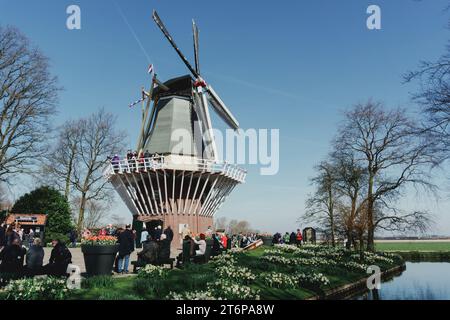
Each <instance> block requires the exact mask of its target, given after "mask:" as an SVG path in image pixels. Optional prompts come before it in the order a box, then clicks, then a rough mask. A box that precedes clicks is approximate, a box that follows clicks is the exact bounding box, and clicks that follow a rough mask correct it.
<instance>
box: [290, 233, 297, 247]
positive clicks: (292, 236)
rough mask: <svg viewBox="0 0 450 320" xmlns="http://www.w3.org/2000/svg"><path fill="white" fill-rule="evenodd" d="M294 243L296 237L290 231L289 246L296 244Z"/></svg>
mask: <svg viewBox="0 0 450 320" xmlns="http://www.w3.org/2000/svg"><path fill="white" fill-rule="evenodd" d="M296 241H297V237H296V235H295V232H294V231H292V232H291V235H290V236H289V244H292V245H294V244H295V243H296Z"/></svg>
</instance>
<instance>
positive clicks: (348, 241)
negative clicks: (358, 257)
mask: <svg viewBox="0 0 450 320" xmlns="http://www.w3.org/2000/svg"><path fill="white" fill-rule="evenodd" d="M345 236H346V237H347V242H346V243H345V249H347V250H350V248H351V245H352V239H351V237H352V235H351V232H349V231H347V232H346V233H345Z"/></svg>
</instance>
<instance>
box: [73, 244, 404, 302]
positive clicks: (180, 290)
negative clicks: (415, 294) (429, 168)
mask: <svg viewBox="0 0 450 320" xmlns="http://www.w3.org/2000/svg"><path fill="white" fill-rule="evenodd" d="M359 258H360V257H359V255H357V254H354V253H353V252H349V251H345V250H344V249H342V248H340V249H333V248H329V247H323V246H320V247H319V246H308V247H303V248H301V249H298V248H296V247H293V246H277V247H276V248H273V247H262V248H258V249H256V250H253V251H250V252H246V253H232V254H230V253H228V254H226V255H223V256H221V257H219V258H217V259H215V260H213V261H212V262H210V263H208V264H203V265H195V264H192V265H190V266H189V267H187V268H185V269H182V270H178V269H175V270H167V269H166V270H161V269H159V268H156V267H150V268H149V269H148V270H143V271H142V272H141V273H140V274H139V275H138V276H133V277H125V278H111V277H106V278H105V277H98V278H91V279H89V280H87V281H85V282H84V283H83V288H82V289H81V290H74V291H71V292H70V293H69V296H68V297H67V298H69V299H89V300H91V299H107V300H114V299H214V298H226V299H307V298H310V297H313V296H317V295H319V296H322V295H323V294H324V293H325V292H326V291H328V290H330V289H332V288H337V287H340V286H342V285H345V284H349V283H353V282H355V281H357V280H360V279H362V278H364V277H366V276H367V273H366V268H367V266H368V265H371V264H377V265H379V266H380V267H381V269H382V270H383V271H384V270H387V269H390V268H392V267H395V266H398V265H401V264H403V260H402V259H401V258H400V257H398V256H395V255H389V254H388V255H384V254H378V255H375V254H366V255H365V256H364V260H362V261H361V260H360V259H359Z"/></svg>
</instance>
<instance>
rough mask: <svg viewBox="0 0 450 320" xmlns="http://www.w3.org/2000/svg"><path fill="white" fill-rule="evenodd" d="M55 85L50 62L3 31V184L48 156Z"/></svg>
mask: <svg viewBox="0 0 450 320" xmlns="http://www.w3.org/2000/svg"><path fill="white" fill-rule="evenodd" d="M56 82H57V80H56V77H53V76H51V74H50V72H49V64H48V59H47V58H46V57H45V56H44V55H43V54H42V53H41V52H40V51H39V50H38V49H36V48H32V47H31V46H30V44H29V42H28V40H27V39H26V38H25V36H23V35H22V34H21V33H20V32H19V31H18V30H17V29H15V28H12V27H6V28H2V27H0V181H3V182H9V181H10V179H11V177H13V176H14V175H17V174H20V173H30V172H32V171H33V168H34V165H35V164H37V163H38V162H39V160H40V159H41V157H42V155H43V154H44V153H45V148H44V142H45V140H46V137H47V134H48V132H50V130H49V129H50V123H49V118H50V116H52V115H53V114H54V113H55V106H56V103H57V96H58V90H59V89H58V87H57V85H56Z"/></svg>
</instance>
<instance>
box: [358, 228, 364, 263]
mask: <svg viewBox="0 0 450 320" xmlns="http://www.w3.org/2000/svg"><path fill="white" fill-rule="evenodd" d="M359 260H360V261H361V262H362V261H364V237H363V235H362V234H360V235H359Z"/></svg>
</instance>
